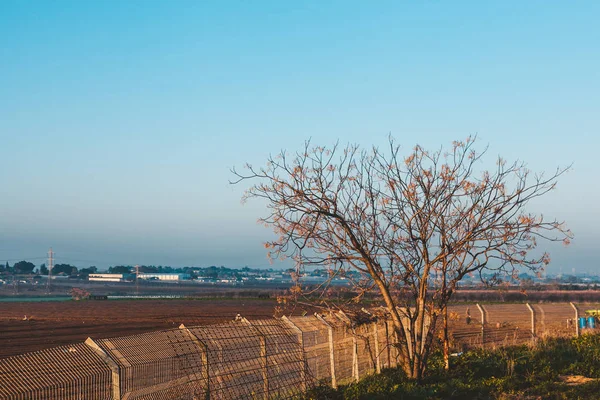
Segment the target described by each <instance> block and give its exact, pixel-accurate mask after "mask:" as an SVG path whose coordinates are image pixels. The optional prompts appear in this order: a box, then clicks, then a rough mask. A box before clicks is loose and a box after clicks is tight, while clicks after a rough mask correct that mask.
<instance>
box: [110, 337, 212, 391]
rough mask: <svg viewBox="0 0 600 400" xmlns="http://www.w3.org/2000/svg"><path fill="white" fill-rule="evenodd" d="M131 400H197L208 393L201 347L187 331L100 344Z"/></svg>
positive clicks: (114, 339)
mask: <svg viewBox="0 0 600 400" xmlns="http://www.w3.org/2000/svg"><path fill="white" fill-rule="evenodd" d="M98 344H99V345H100V347H102V349H103V350H104V351H105V352H106V353H107V354H108V355H109V356H110V357H111V358H112V359H113V360H114V361H115V362H116V363H117V364H118V365H119V368H120V378H121V379H120V386H121V396H122V397H126V398H127V399H131V400H133V399H140V400H142V399H144V400H145V399H153V400H158V399H174V398H177V399H190V400H192V399H196V398H199V397H201V396H202V395H204V394H205V392H206V382H205V381H204V380H203V379H202V370H203V368H204V367H205V366H204V365H203V361H202V348H201V344H199V342H198V341H197V340H195V338H194V337H193V336H191V335H190V334H189V333H188V332H186V330H185V329H170V330H164V331H159V332H151V333H145V334H141V335H135V336H126V337H120V338H113V339H103V340H99V341H98Z"/></svg>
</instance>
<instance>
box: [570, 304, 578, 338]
mask: <svg viewBox="0 0 600 400" xmlns="http://www.w3.org/2000/svg"><path fill="white" fill-rule="evenodd" d="M569 304H570V305H571V307H573V310H575V336H579V335H580V332H579V310H578V309H577V307H575V304H573V303H569Z"/></svg>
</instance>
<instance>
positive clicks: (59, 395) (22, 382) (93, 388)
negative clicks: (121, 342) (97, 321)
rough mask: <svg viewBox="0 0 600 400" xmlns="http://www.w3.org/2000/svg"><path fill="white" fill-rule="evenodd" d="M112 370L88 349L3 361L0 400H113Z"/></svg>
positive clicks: (77, 347) (66, 349)
mask: <svg viewBox="0 0 600 400" xmlns="http://www.w3.org/2000/svg"><path fill="white" fill-rule="evenodd" d="M111 373H112V372H111V370H110V368H109V367H108V366H107V365H106V364H105V363H104V362H103V360H102V358H100V357H99V356H98V355H97V354H96V353H95V352H94V350H93V349H91V348H90V347H88V346H87V345H85V344H83V343H81V344H74V345H71V346H63V347H56V348H53V349H48V350H42V351H37V352H34V353H28V354H23V355H20V356H15V357H10V358H6V359H3V360H0V399H6V400H17V399H18V400H38V399H39V400H42V399H43V400H46V399H56V400H62V399H65V400H66V399H68V400H82V399H99V400H103V399H107V400H108V399H111V398H112V375H111Z"/></svg>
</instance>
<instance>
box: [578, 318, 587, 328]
mask: <svg viewBox="0 0 600 400" xmlns="http://www.w3.org/2000/svg"><path fill="white" fill-rule="evenodd" d="M586 322H587V320H586V319H585V317H579V329H585V328H586V327H587V326H586V325H587V324H586Z"/></svg>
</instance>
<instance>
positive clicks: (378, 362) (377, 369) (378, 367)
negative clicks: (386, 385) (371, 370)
mask: <svg viewBox="0 0 600 400" xmlns="http://www.w3.org/2000/svg"><path fill="white" fill-rule="evenodd" d="M373 331H374V332H373V334H374V335H375V372H376V373H378V374H379V373H380V372H381V360H380V359H379V329H378V327H377V321H375V322H374V323H373Z"/></svg>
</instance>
